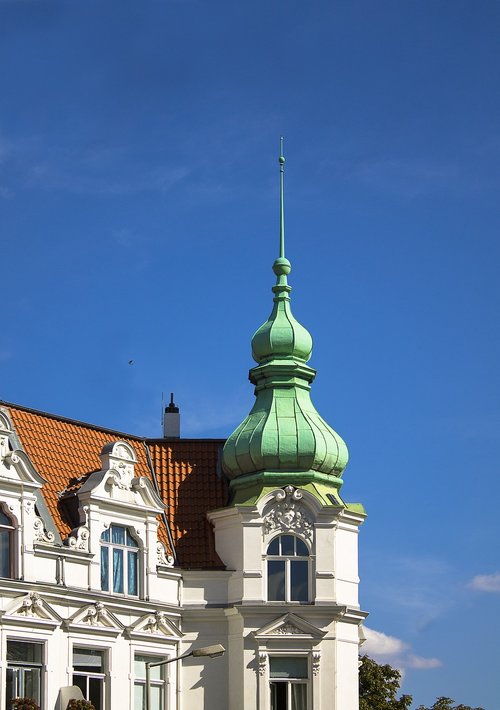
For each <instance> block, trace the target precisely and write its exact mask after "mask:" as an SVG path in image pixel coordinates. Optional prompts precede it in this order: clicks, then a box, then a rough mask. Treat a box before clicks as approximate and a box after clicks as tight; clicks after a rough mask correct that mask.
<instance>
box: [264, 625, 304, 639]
mask: <svg viewBox="0 0 500 710" xmlns="http://www.w3.org/2000/svg"><path fill="white" fill-rule="evenodd" d="M269 634H270V635H271V636H288V635H292V634H302V635H303V634H304V632H303V631H302V630H301V629H299V628H297V626H295V625H294V624H292V623H290V622H289V623H287V624H282V625H281V626H278V627H277V628H276V629H274V630H273V631H270V632H269Z"/></svg>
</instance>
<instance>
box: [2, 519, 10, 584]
mask: <svg viewBox="0 0 500 710" xmlns="http://www.w3.org/2000/svg"><path fill="white" fill-rule="evenodd" d="M10 541H11V535H10V532H9V531H8V530H0V577H10Z"/></svg>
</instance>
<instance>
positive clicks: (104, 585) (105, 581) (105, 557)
mask: <svg viewBox="0 0 500 710" xmlns="http://www.w3.org/2000/svg"><path fill="white" fill-rule="evenodd" d="M101 589H103V590H104V591H105V592H107V591H109V549H108V548H107V547H104V545H103V546H102V547H101Z"/></svg>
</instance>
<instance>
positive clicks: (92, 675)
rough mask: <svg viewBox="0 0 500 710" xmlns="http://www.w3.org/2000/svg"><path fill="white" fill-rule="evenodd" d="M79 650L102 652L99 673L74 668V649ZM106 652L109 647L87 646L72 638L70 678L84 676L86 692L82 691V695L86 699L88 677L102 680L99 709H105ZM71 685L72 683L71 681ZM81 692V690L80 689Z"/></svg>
mask: <svg viewBox="0 0 500 710" xmlns="http://www.w3.org/2000/svg"><path fill="white" fill-rule="evenodd" d="M76 649H78V650H81V651H86V650H87V651H100V652H101V653H102V672H101V673H94V672H92V671H79V670H77V669H76V668H75V666H74V653H75V650H76ZM108 654H109V649H107V648H103V647H102V646H89V645H88V644H85V643H81V642H80V641H78V640H74V641H73V643H72V647H71V680H73V676H75V675H76V676H80V677H81V678H83V677H85V678H86V679H87V683H86V686H87V693H86V694H85V693H84V696H85V698H86V699H88V694H89V693H88V690H89V683H88V681H89V679H90V678H95V679H98V680H102V686H101V710H106V707H107V703H106V694H107V687H108V683H107V679H108ZM72 685H74V684H73V683H72ZM82 692H83V691H82Z"/></svg>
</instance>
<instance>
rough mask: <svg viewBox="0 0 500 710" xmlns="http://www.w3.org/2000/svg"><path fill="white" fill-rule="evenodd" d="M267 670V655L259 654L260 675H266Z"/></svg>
mask: <svg viewBox="0 0 500 710" xmlns="http://www.w3.org/2000/svg"><path fill="white" fill-rule="evenodd" d="M266 670H267V653H259V675H260V676H263V675H266Z"/></svg>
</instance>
